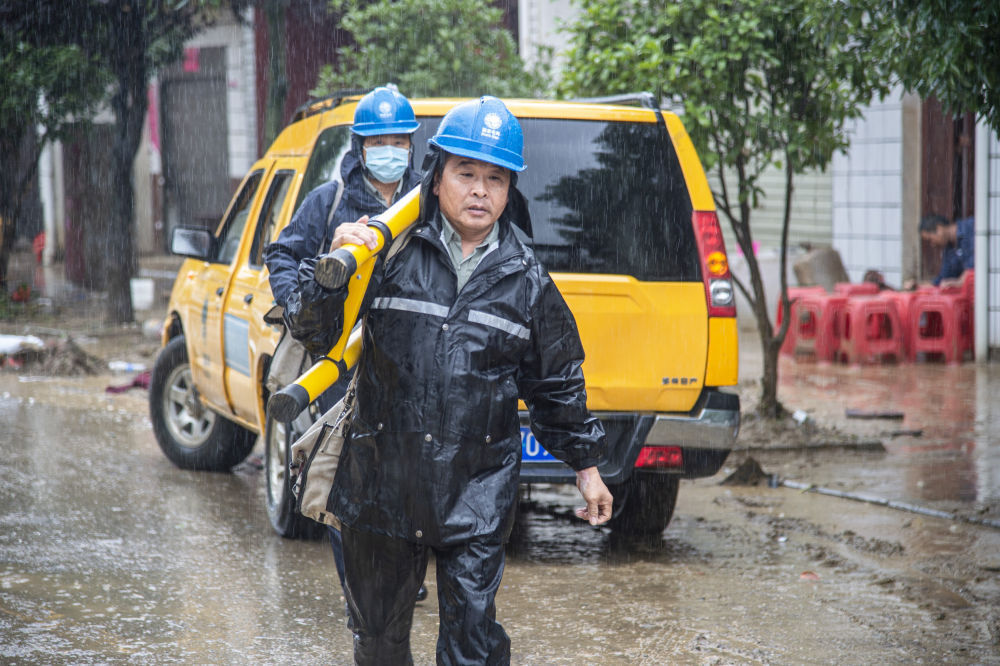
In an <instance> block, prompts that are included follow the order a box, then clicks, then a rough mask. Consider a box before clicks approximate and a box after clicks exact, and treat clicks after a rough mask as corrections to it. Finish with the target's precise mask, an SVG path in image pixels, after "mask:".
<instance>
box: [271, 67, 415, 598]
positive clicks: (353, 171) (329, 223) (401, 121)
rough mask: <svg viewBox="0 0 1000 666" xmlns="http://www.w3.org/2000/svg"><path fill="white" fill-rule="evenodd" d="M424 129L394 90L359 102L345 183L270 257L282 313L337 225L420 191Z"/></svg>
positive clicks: (308, 209) (310, 198) (318, 193)
mask: <svg viewBox="0 0 1000 666" xmlns="http://www.w3.org/2000/svg"><path fill="white" fill-rule="evenodd" d="M419 127H420V123H418V122H417V119H416V116H415V115H414V113H413V107H412V106H411V105H410V102H409V100H407V99H406V97H404V96H403V95H401V94H400V93H399V92H398V91H396V90H394V89H393V88H389V87H379V88H376V89H374V90H372V91H371V92H369V93H368V94H367V95H365V96H364V97H362V98H361V99H360V100H358V105H357V107H356V108H355V111H354V123H353V124H352V125H351V148H350V150H349V151H348V152H347V153H346V154H345V155H344V158H343V160H342V161H341V165H340V173H339V178H335V179H333V180H331V181H330V182H329V183H324V184H323V185H320V186H319V187H317V188H316V189H314V190H312V191H311V192H310V193H309V194H308V195H307V196H306V198H305V200H304V201H303V202H302V205H301V206H300V207H299V209H298V210H297V211H296V212H295V215H294V216H293V217H292V220H291V222H290V223H289V224H288V226H286V227H285V228H284V229H282V231H281V233H280V234H279V235H278V238H277V239H275V241H274V242H273V243H270V244H269V245H268V246H267V248H265V250H264V263H265V265H266V266H267V268H268V270H269V272H270V277H269V280H270V284H271V292H272V294H273V295H274V300H275V302H276V303H277V304H278V305H280V306H281V307H282V308H287V306H288V298H289V296H291V294H292V292H293V290H294V288H295V284H296V280H297V277H296V276H297V274H298V270H299V263H300V262H301V261H302V260H303V259H306V258H308V257H315V256H317V255H320V254H323V253H324V252H326V251H327V250H329V249H330V242H331V240H332V239H333V233H334V229H336V228H337V226H338V225H340V224H343V223H345V222H356V221H361V222H362V223H363V222H367V221H368V217H369V216H373V215H378V214H379V213H382V212H384V211H385V210H386V209H387V208H388V207H389V206H391V205H392V204H393V203H395V202H396V200H397V199H399V197H401V196H402V195H404V194H406V193H407V192H409V191H410V190H412V189H413V188H414V187H416V186H417V185H418V184H419V183H420V173H419V172H417V171H416V170H415V169H414V168H413V166H412V164H411V163H412V160H413V147H412V145H411V142H410V137H411V135H412V134H413V133H414V132H416V131H417V129H419ZM283 344H284V341H283ZM326 351H327V350H326V349H324V350H322V351H320V352H318V353H321V354H322V353H325V352H326ZM348 382H349V377H344V378H343V379H342V380H341V381H340V382H338V383H337V384H336V385H334V386H333V387H331V388H330V389H329V390H328V391H326V392H325V393H324V394H323V395H321V396H320V397H319V399H318V401H319V404H320V409H321V411H323V412H325V411H326V410H327V409H329V408H330V407H331V406H333V404H334V403H335V402H336V401H337V400H339V399H340V398H341V397H342V396H343V395H344V392H345V391H346V390H347V384H348ZM328 532H329V537H330V545H331V547H332V549H333V556H334V562H335V563H336V566H337V574H338V576H339V577H340V583H341V587H343V584H344V573H343V571H344V557H343V553H342V549H341V543H340V532H339V531H338V530H337V529H336V528H334V527H329V528H328ZM417 595H418V597H419V598H420V599H422V598H424V597H425V596H426V595H427V590H426V588H424V587H421V588H420V589H419V591H418V593H417Z"/></svg>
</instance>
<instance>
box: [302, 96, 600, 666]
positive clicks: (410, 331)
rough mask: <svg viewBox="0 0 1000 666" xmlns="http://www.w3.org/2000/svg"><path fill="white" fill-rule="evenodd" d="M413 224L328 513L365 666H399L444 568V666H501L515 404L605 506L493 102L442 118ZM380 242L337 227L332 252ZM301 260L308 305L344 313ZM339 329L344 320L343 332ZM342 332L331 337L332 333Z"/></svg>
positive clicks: (364, 355) (369, 304) (373, 335)
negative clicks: (500, 611)
mask: <svg viewBox="0 0 1000 666" xmlns="http://www.w3.org/2000/svg"><path fill="white" fill-rule="evenodd" d="M429 143H430V146H429V153H428V157H427V159H425V161H424V171H425V174H424V178H423V182H422V183H421V204H420V216H419V218H418V220H417V222H416V223H415V224H414V227H413V228H412V230H411V231H410V232H409V235H408V237H407V238H406V242H405V245H404V246H403V247H402V249H400V250H398V252H396V253H395V254H394V255H393V257H392V258H391V259H389V260H388V261H383V260H380V263H379V264H377V265H376V268H375V271H374V274H373V277H372V281H371V283H370V286H369V289H368V292H367V293H366V295H365V303H364V307H363V308H362V311H363V312H365V313H366V315H365V316H366V318H365V327H364V340H363V347H362V352H361V358H360V361H359V363H358V367H357V373H358V377H357V385H356V399H355V409H354V411H353V414H352V417H351V418H352V422H351V424H350V428H349V431H348V435H347V438H346V441H345V444H344V449H343V452H342V455H341V459H340V464H339V467H338V469H337V477H336V480H335V482H334V487H333V490H332V492H331V494H330V502H329V505H328V506H329V507H330V508H331V509H332V510H333V512H334V513H335V514H336V515H337V516H338V518H340V520H341V522H342V524H343V525H342V530H341V531H342V534H343V539H344V558H345V562H344V564H345V568H344V573H345V580H346V591H347V598H348V604H349V607H350V614H351V619H350V626H351V628H352V630H353V631H354V634H355V640H354V646H355V647H354V656H355V662H356V663H358V664H379V665H384V664H408V663H412V656H411V655H410V626H411V623H412V619H413V610H414V595H415V592H416V590H417V589H418V587H419V585H420V582H421V581H422V580H423V578H424V574H425V571H426V567H427V562H428V557H429V555H430V554H431V553H433V554H434V556H435V560H436V564H437V582H438V603H439V608H440V627H439V633H438V641H437V661H438V663H444V664H506V663H509V661H510V640H509V638H508V637H507V634H506V632H505V631H504V629H503V627H501V626H500V624H499V623H498V622H497V621H496V607H495V603H494V598H495V596H496V592H497V589H498V587H499V585H500V580H501V576H502V574H503V568H504V543H505V542H506V540H507V538H508V536H509V535H510V531H511V528H512V526H513V523H514V518H515V511H516V504H517V493H518V480H519V463H520V457H521V438H520V429H519V420H518V413H517V401H518V398H521V399H523V400H524V401H525V403H526V404H527V406H528V409H529V412H530V415H531V423H532V430H533V431H534V433H535V435H536V437H537V438H538V440H539V441H540V442H541V443H542V444H543V445H544V446H545V448H546V449H547V450H548V451H549V452H550V453H552V454H553V455H554V456H556V457H557V458H559V459H561V460H563V461H565V462H566V463H568V464H569V465H570V466H572V467H573V468H574V469H575V470H577V487H578V488H579V490H580V492H581V494H582V495H583V498H584V499H585V501H586V507H584V508H580V509H577V515H579V516H580V517H581V518H584V519H587V520H589V521H590V523H591V524H593V525H597V524H601V523H604V522H606V521H607V520H608V519H609V518H610V517H611V504H612V498H611V494H610V493H609V492H608V489H607V487H606V486H605V485H604V482H603V481H602V479H601V477H600V474H599V473H598V471H597V467H596V465H597V463H598V460H599V459H600V458H601V456H602V455H603V449H604V430H603V428H602V426H601V423H600V421H599V420H598V419H596V418H595V417H593V416H592V415H591V414H590V413H589V411H588V410H587V396H586V391H585V388H584V378H583V372H582V370H581V365H582V363H583V356H584V355H583V348H582V346H581V343H580V337H579V333H578V331H577V328H576V322H575V320H574V318H573V315H572V313H571V312H570V310H569V308H568V307H567V305H566V303H565V301H564V300H563V298H562V296H561V295H560V294H559V291H558V290H557V289H556V287H555V284H554V283H553V282H552V280H551V279H550V278H549V275H548V273H547V272H546V271H545V269H544V268H543V267H542V266H541V265H540V264H539V263H538V261H537V260H536V258H535V256H534V253H533V252H532V250H531V249H530V248H529V247H528V246H527V245H525V244H524V243H523V242H522V241H521V240H520V239H519V238H518V237H517V235H516V234H515V232H514V230H513V226H515V225H516V226H520V227H522V228H530V221H529V219H528V211H527V206H526V205H525V201H524V198H523V196H522V195H521V194H520V192H519V191H518V190H517V188H516V177H517V173H518V172H520V171H522V170H523V169H524V168H525V164H524V159H523V156H522V150H523V138H522V134H521V127H520V123H519V122H518V121H517V119H516V118H515V117H514V116H513V115H512V114H511V113H510V112H509V110H508V109H507V108H506V106H505V105H504V104H503V102H501V101H500V100H499V99H496V98H495V97H483V98H481V99H479V100H474V101H471V102H466V103H463V104H460V105H458V106H456V107H455V108H453V109H452V110H451V111H449V112H448V114H446V115H445V117H444V118H443V119H442V121H441V124H440V126H439V127H438V131H437V133H436V134H435V135H434V137H433V138H431V139H430V142H429ZM374 241H375V236H374V234H373V232H372V231H371V230H370V229H368V228H367V227H366V226H365V225H364V224H344V225H341V226H340V227H338V228H337V230H336V231H335V233H334V238H333V243H332V245H333V247H339V246H340V245H342V244H344V243H365V244H369V245H372V244H373V243H374ZM314 269H315V262H314V261H311V260H307V261H306V262H303V266H302V270H301V271H300V283H299V285H298V290H299V293H300V294H301V296H302V304H303V307H304V308H309V307H318V308H327V309H328V310H327V313H328V314H329V313H330V312H334V313H336V312H337V310H338V308H339V315H336V316H331V317H330V319H336V317H337V316H339V318H340V321H342V319H343V317H342V310H343V308H342V302H343V297H344V296H346V288H345V289H340V290H327V289H325V288H324V287H322V285H320V284H319V283H318V282H316V280H315V278H314V277H312V276H313V275H314V274H313V273H310V270H314ZM339 325H340V326H342V324H339ZM335 328H336V325H335Z"/></svg>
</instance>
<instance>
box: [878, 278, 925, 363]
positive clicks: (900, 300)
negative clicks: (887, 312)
mask: <svg viewBox="0 0 1000 666" xmlns="http://www.w3.org/2000/svg"><path fill="white" fill-rule="evenodd" d="M880 295H881V296H882V297H884V298H887V299H889V300H890V301H892V303H893V305H895V306H896V314H897V315H898V316H899V323H900V331H899V333H900V337H902V339H903V355H904V356H905V357H906V358H910V350H911V349H912V346H911V338H912V337H913V331H912V330H911V327H910V308H911V306H912V304H913V299H914V298H916V296H917V294H916V292H913V291H891V290H890V291H883V292H880Z"/></svg>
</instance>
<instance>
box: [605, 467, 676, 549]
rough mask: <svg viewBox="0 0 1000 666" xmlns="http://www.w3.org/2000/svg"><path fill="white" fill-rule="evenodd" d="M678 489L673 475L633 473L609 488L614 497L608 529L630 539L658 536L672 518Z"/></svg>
mask: <svg viewBox="0 0 1000 666" xmlns="http://www.w3.org/2000/svg"><path fill="white" fill-rule="evenodd" d="M679 487H680V479H679V478H678V477H676V476H668V475H666V474H643V473H641V472H636V473H635V474H634V475H633V476H632V478H631V479H629V480H628V481H626V482H625V483H622V484H620V485H615V486H613V487H611V488H609V490H610V491H611V494H612V495H613V496H614V498H615V499H614V503H615V507H614V513H613V515H612V516H611V520H610V521H609V525H610V526H611V529H612V530H614V531H615V532H618V533H620V534H623V535H625V536H631V537H643V536H651V535H656V534H660V533H661V532H663V530H665V529H667V525H668V524H669V523H670V519H671V518H672V517H673V515H674V507H675V506H676V505H677V491H678V489H679Z"/></svg>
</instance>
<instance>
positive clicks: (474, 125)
mask: <svg viewBox="0 0 1000 666" xmlns="http://www.w3.org/2000/svg"><path fill="white" fill-rule="evenodd" d="M429 143H430V144H431V145H432V146H437V147H438V148H440V149H441V150H443V151H445V152H448V153H451V154H453V155H461V156H462V157H471V158H472V159H476V160H482V161H483V162H489V163H490V164H496V165H497V166H501V167H503V168H505V169H510V170H511V171H524V168H525V164H524V156H523V155H522V153H523V151H524V135H523V134H522V133H521V123H519V122H517V118H515V117H514V114H512V113H511V112H510V111H508V110H507V107H506V106H504V103H503V102H501V101H500V100H499V99H497V98H496V97H490V96H489V95H484V96H483V97H480V98H479V99H478V100H473V101H470V102H463V103H461V104H459V105H458V106H456V107H455V108H453V109H452V110H451V111H449V112H448V113H447V114H445V116H444V118H442V119H441V124H440V125H438V129H437V133H435V134H434V136H432V137H431V138H430V140H429Z"/></svg>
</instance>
